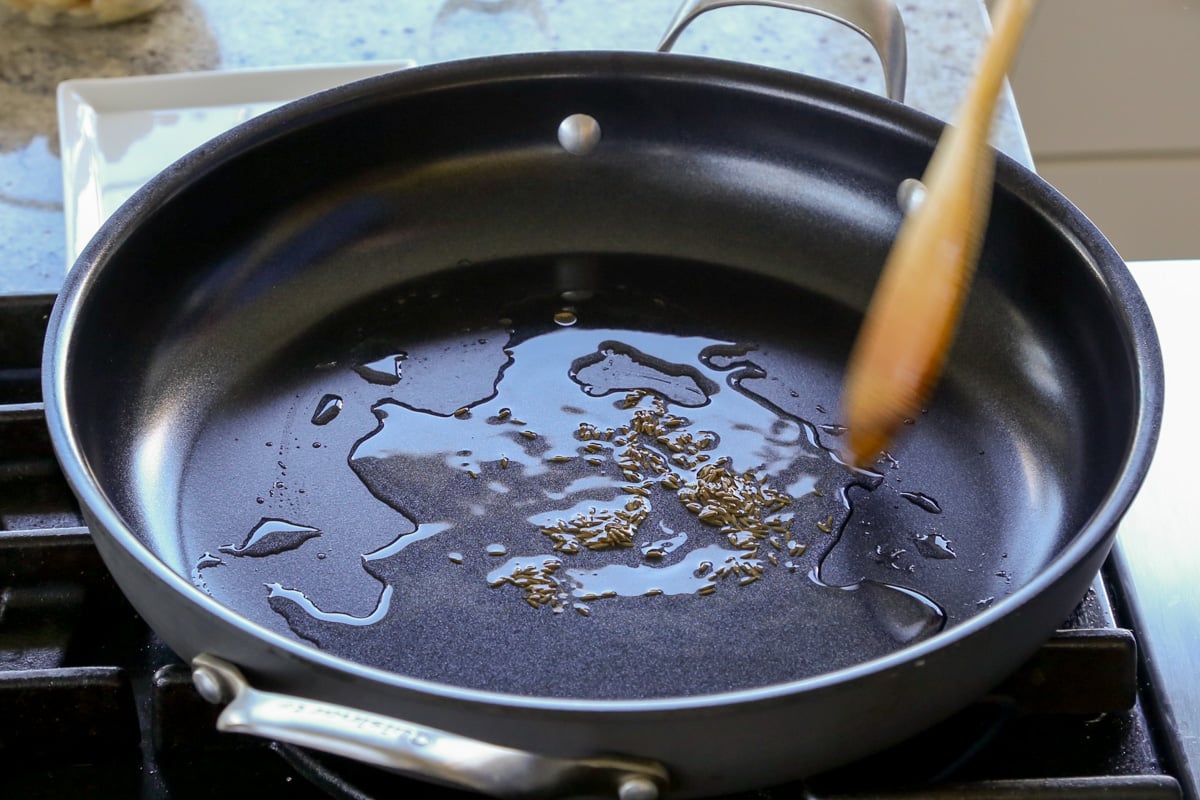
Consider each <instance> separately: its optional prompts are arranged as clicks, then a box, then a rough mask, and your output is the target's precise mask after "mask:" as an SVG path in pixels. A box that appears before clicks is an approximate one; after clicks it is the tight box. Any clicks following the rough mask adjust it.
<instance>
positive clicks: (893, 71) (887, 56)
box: [658, 0, 908, 103]
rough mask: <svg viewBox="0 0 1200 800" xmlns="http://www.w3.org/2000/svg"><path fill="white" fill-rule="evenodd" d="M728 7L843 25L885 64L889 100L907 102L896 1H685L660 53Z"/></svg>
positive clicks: (905, 57)
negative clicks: (782, 11) (785, 12)
mask: <svg viewBox="0 0 1200 800" xmlns="http://www.w3.org/2000/svg"><path fill="white" fill-rule="evenodd" d="M727 6H771V7H773V8H786V9H790V10H792V11H805V12H808V13H810V14H817V15H819V16H822V17H828V18H829V19H832V20H834V21H836V22H840V23H842V24H843V25H845V26H846V27H848V28H851V29H852V30H855V31H857V32H859V33H861V34H862V35H863V36H865V37H866V39H867V41H868V42H870V43H871V46H872V47H874V48H875V52H876V53H878V54H879V61H880V63H882V64H883V79H884V83H885V84H886V86H887V96H888V97H890V98H891V99H892V100H895V101H896V102H898V103H903V102H904V84H905V81H906V80H907V77H908V48H907V46H906V44H905V38H904V21H903V20H902V19H901V18H900V9H898V8H897V7H896V4H895V3H894V2H893V0H809V1H808V2H802V0H684V3H683V5H682V6H680V7H679V11H678V12H677V13H676V14H675V19H674V20H672V21H671V25H670V27H668V28H667V33H666V35H665V36H663V38H662V41H661V42H659V45H658V49H659V51H660V52H663V53H666V52H669V51H670V50H671V48H672V47H674V46H675V41H676V40H677V39H678V38H679V34H681V33H683V29H684V28H686V27H687V26H688V25H690V24H691V22H692V20H694V19H695V18H696V17H698V16H700V15H701V14H703V13H704V12H706V11H712V10H713V9H714V8H725V7H727Z"/></svg>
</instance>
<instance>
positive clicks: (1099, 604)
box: [0, 264, 1200, 800]
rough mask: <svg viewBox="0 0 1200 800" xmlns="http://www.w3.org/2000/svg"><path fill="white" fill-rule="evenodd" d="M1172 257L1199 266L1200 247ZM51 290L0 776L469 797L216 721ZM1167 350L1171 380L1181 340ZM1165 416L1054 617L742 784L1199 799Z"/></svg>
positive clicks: (10, 616) (17, 340)
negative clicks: (767, 778)
mask: <svg viewBox="0 0 1200 800" xmlns="http://www.w3.org/2000/svg"><path fill="white" fill-rule="evenodd" d="M1158 266H1159V265H1142V266H1139V268H1138V270H1137V274H1138V276H1139V278H1143V277H1145V278H1146V281H1145V284H1146V285H1147V286H1148V287H1149V286H1150V285H1151V284H1153V285H1154V286H1155V287H1156V291H1155V292H1154V293H1153V294H1150V292H1149V291H1148V295H1149V296H1150V298H1151V302H1152V309H1154V310H1155V312H1156V316H1157V314H1158V309H1159V306H1158V304H1157V303H1159V302H1163V301H1165V302H1170V301H1171V295H1172V292H1170V291H1168V290H1167V289H1165V288H1163V287H1164V286H1169V285H1171V284H1169V283H1164V281H1163V280H1162V279H1161V278H1162V276H1163V275H1164V274H1165V273H1164V272H1155V273H1153V274H1151V271H1152V270H1153V269H1154V268H1155V267H1158ZM1186 268H1187V265H1167V266H1162V267H1160V269H1161V270H1168V269H1176V270H1179V269H1183V270H1186ZM1184 274H1186V275H1187V276H1188V278H1189V279H1191V278H1190V276H1191V275H1195V276H1196V279H1200V264H1197V265H1193V266H1192V268H1191V271H1190V272H1185V273H1184ZM1174 297H1177V298H1182V297H1183V295H1182V294H1178V293H1176V294H1174ZM52 303H53V297H52V296H48V295H14V296H7V297H3V296H0V795H2V796H4V797H14V798H17V797H22V798H23V797H65V796H79V797H97V798H148V799H149V798H208V797H221V796H231V795H232V796H248V795H251V794H258V793H264V792H273V793H276V796H284V797H289V798H293V797H294V798H317V797H326V796H333V797H342V798H368V797H385V796H396V795H401V796H410V797H421V798H426V797H427V798H446V799H447V800H449V798H455V797H460V796H465V795H463V793H461V792H458V791H454V790H449V789H444V788H440V787H435V786H430V785H427V784H424V783H420V782H416V781H412V780H409V779H407V778H404V777H400V776H396V775H392V774H388V773H383V772H381V771H378V770H375V769H373V768H369V767H365V766H362V765H359V764H355V763H352V762H348V761H345V760H342V759H338V758H335V757H331V756H324V755H319V754H315V753H311V752H308V751H305V750H302V749H299V748H295V747H291V746H285V745H279V744H274V743H269V742H263V741H259V740H257V739H250V738H246V737H240V736H236V735H230V734H219V733H217V732H216V730H215V727H214V725H215V718H216V713H217V711H216V709H215V707H213V706H210V705H208V704H206V703H205V702H204V701H203V700H201V699H200V697H199V696H198V695H197V694H196V692H195V690H194V689H193V688H192V684H191V677H190V672H189V670H188V669H187V668H186V666H185V665H184V664H183V663H182V662H180V661H179V660H178V659H177V658H176V657H175V656H174V655H173V654H172V653H171V652H170V651H169V650H168V649H167V648H166V646H165V645H163V644H162V642H161V641H159V640H158V638H157V637H156V636H155V635H154V634H153V633H152V632H151V631H150V630H149V628H148V627H147V626H146V625H145V623H143V622H142V621H141V619H140V618H139V617H138V616H137V614H136V613H135V612H134V611H133V609H132V608H131V607H130V606H129V605H128V604H127V602H126V601H125V600H124V598H123V597H122V595H121V593H120V591H119V590H118V589H117V587H116V585H115V584H114V583H113V581H112V579H111V578H110V577H109V575H108V573H107V571H106V569H105V567H104V565H103V564H102V562H101V561H100V559H99V557H98V555H97V553H96V550H95V548H94V546H93V544H92V542H91V539H90V535H89V533H88V530H87V528H86V527H85V526H84V522H83V519H82V517H81V516H80V514H79V511H78V508H77V506H76V504H75V501H74V499H73V498H72V496H71V493H70V491H69V489H68V488H67V486H66V483H65V481H64V480H63V478H62V476H61V474H60V473H59V470H58V467H57V464H56V462H55V460H54V456H53V453H52V451H51V448H50V444H49V439H48V435H47V431H46V428H45V423H44V419H43V415H42V407H41V403H40V389H39V381H40V377H39V369H38V365H39V363H40V353H41V344H42V337H43V333H44V327H45V322H46V318H47V315H48V313H49V310H50V307H51V305H52ZM1178 319H1179V322H1180V324H1182V321H1183V319H1184V317H1182V315H1178ZM1160 328H1163V329H1166V326H1164V325H1163V323H1162V320H1161V319H1160ZM1168 344H1169V343H1168ZM1177 344H1179V343H1177ZM1164 349H1166V350H1167V351H1168V354H1169V355H1168V381H1172V379H1173V378H1175V374H1174V373H1173V372H1172V371H1171V369H1172V366H1173V364H1174V362H1173V361H1172V360H1171V356H1172V355H1174V353H1175V352H1176V350H1175V348H1174V347H1170V346H1166V345H1165V346H1164ZM1176 357H1178V358H1180V359H1181V358H1182V356H1181V355H1179V356H1176ZM1181 368H1182V365H1181ZM1194 384H1195V381H1194V379H1192V383H1191V385H1192V386H1193V388H1194ZM1170 385H1171V386H1172V393H1173V394H1172V399H1173V401H1174V402H1175V403H1176V404H1178V403H1179V402H1180V400H1181V398H1180V397H1178V396H1176V395H1175V394H1174V392H1175V391H1176V386H1175V385H1174V384H1173V383H1172V384H1170ZM1176 407H1177V406H1176ZM1167 424H1168V426H1170V425H1173V424H1181V423H1180V422H1177V421H1176V418H1174V417H1172V418H1170V419H1168V421H1167ZM1173 435H1177V432H1176V433H1173V432H1172V430H1171V429H1170V427H1168V428H1167V433H1166V434H1165V435H1164V437H1163V438H1164V444H1163V445H1160V456H1159V460H1158V461H1156V468H1155V473H1154V474H1152V476H1151V480H1150V481H1149V482H1148V483H1147V488H1146V490H1145V491H1144V492H1143V498H1139V502H1138V503H1137V504H1135V508H1134V509H1133V511H1132V512H1131V514H1130V518H1129V520H1128V521H1127V523H1126V525H1125V527H1124V528H1123V529H1122V535H1121V542H1120V545H1119V546H1118V548H1117V550H1116V552H1115V553H1114V557H1113V558H1112V559H1110V561H1109V564H1108V565H1106V567H1105V569H1104V570H1103V572H1102V573H1101V575H1099V576H1097V578H1096V580H1095V582H1094V583H1093V585H1092V588H1091V589H1090V591H1089V592H1088V593H1087V596H1086V597H1084V598H1082V600H1081V602H1080V604H1079V606H1078V608H1077V609H1076V610H1075V612H1074V613H1073V614H1072V616H1071V618H1070V619H1068V620H1065V621H1064V622H1063V626H1062V629H1061V630H1060V631H1059V632H1058V633H1057V634H1056V635H1055V636H1054V637H1053V638H1052V639H1051V640H1050V641H1049V642H1047V643H1046V645H1045V646H1044V647H1042V649H1041V650H1040V651H1039V652H1038V653H1037V654H1036V656H1035V657H1034V658H1033V659H1032V660H1031V661H1030V662H1029V663H1027V664H1026V665H1025V666H1024V667H1023V668H1022V669H1021V670H1020V671H1019V672H1018V673H1017V674H1015V675H1014V676H1012V677H1011V678H1010V679H1009V680H1008V681H1007V682H1006V683H1005V684H1004V685H1002V686H1000V687H997V689H996V690H995V691H993V692H992V693H991V694H989V695H988V696H987V697H984V698H982V699H981V700H979V701H978V702H976V703H975V704H974V705H973V706H971V707H969V708H967V709H965V710H964V711H962V712H960V713H959V714H958V715H956V716H955V717H953V718H952V719H950V720H948V721H946V722H945V723H942V724H941V725H939V726H937V727H935V728H933V729H931V730H929V731H927V732H925V733H923V734H921V735H919V736H917V737H915V738H914V739H912V740H910V741H908V742H905V743H903V744H901V745H899V746H897V747H895V748H892V749H891V750H889V751H886V752H884V753H881V754H879V755H877V756H873V757H871V758H869V759H866V760H865V761H861V762H859V763H856V764H854V765H852V766H850V767H848V768H844V769H841V770H838V771H836V772H833V773H829V774H826V775H821V776H817V777H815V778H813V779H811V780H808V781H805V782H804V783H802V784H790V785H787V786H780V787H773V788H767V789H764V790H761V791H759V792H756V793H753V794H752V795H746V796H747V797H749V796H754V797H758V798H785V797H786V798H794V797H802V798H811V800H818V799H819V798H825V799H827V800H834V798H845V799H847V800H848V799H849V798H859V799H860V800H865V798H876V800H887V799H888V798H914V797H933V798H937V797H947V798H949V797H962V798H1003V797H1017V796H1021V797H1024V798H1029V799H1035V798H1043V797H1045V798H1065V799H1070V798H1080V799H1082V798H1097V797H1120V798H1146V799H1147V800H1150V799H1154V800H1157V799H1158V798H1163V800H1166V799H1167V798H1190V799H1191V800H1195V798H1196V797H1197V792H1196V779H1195V776H1194V775H1193V774H1192V773H1191V772H1190V771H1189V767H1188V765H1189V764H1194V763H1195V761H1194V758H1195V753H1194V749H1195V746H1196V745H1195V743H1196V741H1197V737H1196V736H1195V733H1194V732H1195V728H1194V727H1190V726H1194V725H1195V719H1194V715H1195V714H1196V713H1197V708H1196V705H1195V703H1191V702H1189V700H1188V699H1187V695H1186V694H1181V691H1187V681H1189V680H1191V681H1194V680H1195V677H1194V676H1195V675H1196V674H1200V668H1197V667H1196V666H1195V661H1196V659H1197V658H1200V654H1198V653H1197V648H1196V647H1195V645H1194V644H1191V643H1192V642H1194V641H1195V637H1190V638H1189V637H1187V635H1186V632H1187V628H1186V627H1183V624H1184V621H1183V619H1181V618H1180V617H1179V612H1178V611H1177V612H1176V614H1175V616H1169V611H1170V608H1171V607H1172V604H1173V605H1174V606H1178V607H1182V608H1183V609H1184V610H1187V608H1188V607H1187V605H1186V603H1182V602H1180V601H1179V599H1178V597H1176V596H1174V595H1171V594H1170V592H1181V593H1183V595H1182V596H1183V597H1184V599H1186V597H1187V596H1186V593H1187V592H1188V591H1193V592H1194V590H1193V589H1191V587H1190V586H1189V585H1188V584H1187V583H1186V581H1185V579H1183V578H1180V577H1178V576H1179V574H1180V573H1179V572H1178V570H1174V571H1172V570H1170V569H1165V568H1164V566H1163V564H1162V563H1161V560H1162V558H1163V557H1166V558H1167V559H1168V561H1171V562H1173V563H1174V564H1176V565H1177V564H1178V563H1180V562H1188V560H1189V559H1191V561H1195V556H1194V552H1195V551H1194V549H1193V550H1192V551H1191V552H1185V553H1179V552H1177V551H1175V550H1171V549H1169V544H1168V545H1167V547H1168V549H1167V550H1166V551H1161V550H1160V549H1158V548H1161V547H1163V545H1162V544H1161V543H1160V542H1161V541H1162V536H1163V526H1164V523H1163V522H1162V513H1164V510H1169V509H1170V508H1171V507H1170V505H1169V503H1166V504H1164V503H1163V502H1162V501H1161V499H1160V500H1157V501H1156V500H1154V499H1153V498H1155V497H1157V496H1158V494H1159V493H1160V492H1163V491H1164V489H1163V484H1164V483H1167V482H1168V481H1169V478H1168V477H1167V473H1168V472H1169V471H1170V465H1171V464H1173V463H1175V462H1174V459H1176V458H1179V457H1180V456H1181V453H1182V450H1183V448H1184V447H1185V444H1184V443H1185V440H1184V439H1182V438H1180V439H1178V444H1176V443H1175V440H1174V439H1173ZM1164 453H1165V455H1164ZM1164 465H1165V466H1164ZM1160 467H1161V469H1160ZM1167 485H1169V483H1167ZM1143 500H1146V502H1143ZM1151 503H1152V504H1153V505H1151ZM1180 519H1182V518H1180ZM1167 530H1168V532H1169V527H1168V529H1167ZM1175 532H1176V533H1178V529H1176V531H1175ZM1155 536H1158V538H1157V539H1156V538H1154V537H1155ZM1184 549H1185V550H1186V548H1184ZM1156 558H1157V561H1156ZM1182 574H1183V575H1186V574H1187V573H1186V571H1185V572H1183V573H1182ZM1191 574H1195V572H1194V570H1193V571H1192V573H1191ZM1181 581H1182V582H1181ZM1164 592H1166V594H1163V593H1164ZM1156 593H1157V594H1156ZM1173 598H1174V599H1173ZM1186 616H1188V615H1185V617H1184V619H1186ZM1190 616H1191V618H1192V619H1191V622H1192V623H1193V624H1194V622H1195V616H1196V615H1195V614H1194V613H1191V614H1190ZM1147 655H1149V657H1147ZM1189 659H1190V661H1189ZM1181 686H1182V689H1181ZM1192 688H1194V686H1193V687H1192ZM1189 731H1191V732H1192V733H1189ZM281 792H282V795H280V793H281Z"/></svg>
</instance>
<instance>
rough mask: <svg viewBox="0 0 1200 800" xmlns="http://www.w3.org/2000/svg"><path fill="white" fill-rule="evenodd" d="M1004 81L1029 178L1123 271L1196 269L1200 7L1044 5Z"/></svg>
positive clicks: (1157, 1)
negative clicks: (1054, 190) (1065, 205)
mask: <svg viewBox="0 0 1200 800" xmlns="http://www.w3.org/2000/svg"><path fill="white" fill-rule="evenodd" d="M1038 5H1039V7H1038V9H1037V12H1036V16H1035V18H1034V20H1033V27H1032V28H1031V30H1030V31H1029V32H1028V33H1027V36H1026V40H1025V44H1024V46H1023V48H1022V51H1021V54H1020V57H1019V61H1018V64H1017V66H1016V68H1015V70H1014V73H1013V76H1012V84H1013V91H1014V93H1015V95H1016V98H1017V106H1018V109H1019V110H1020V113H1021V117H1022V121H1023V122H1024V125H1025V130H1026V132H1027V134H1028V136H1029V143H1030V147H1031V149H1032V151H1033V157H1034V162H1035V164H1036V166H1037V170H1038V172H1039V173H1041V175H1042V176H1043V177H1045V178H1046V179H1047V180H1048V181H1050V182H1051V183H1052V184H1054V185H1055V186H1057V187H1058V188H1059V190H1060V191H1062V192H1063V193H1064V194H1065V195H1067V197H1069V198H1071V200H1072V201H1073V202H1074V203H1075V204H1076V205H1078V206H1079V207H1080V208H1082V209H1083V210H1084V211H1085V212H1086V213H1087V214H1088V216H1089V217H1091V218H1092V220H1093V221H1095V222H1096V224H1097V225H1098V226H1099V227H1100V229H1101V230H1102V231H1104V232H1105V233H1106V234H1107V235H1108V237H1109V239H1111V240H1112V242H1113V244H1115V245H1116V247H1117V249H1118V250H1119V251H1120V252H1121V254H1122V255H1123V256H1124V257H1125V258H1126V259H1127V260H1134V259H1158V258H1200V0H1041V2H1040V3H1039V4H1038Z"/></svg>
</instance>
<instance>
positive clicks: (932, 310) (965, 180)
mask: <svg viewBox="0 0 1200 800" xmlns="http://www.w3.org/2000/svg"><path fill="white" fill-rule="evenodd" d="M1033 7H1034V0H1002V2H1001V3H999V4H998V6H997V8H996V11H995V14H994V22H995V32H994V33H993V35H992V37H991V40H990V41H989V42H988V44H987V47H986V49H985V50H984V53H983V57H982V58H981V59H980V62H979V68H978V71H977V73H976V75H975V80H974V81H973V82H972V84H971V86H970V87H969V89H968V91H967V96H966V98H965V99H964V100H963V103H962V105H961V106H960V107H959V110H958V117H957V119H956V121H955V123H954V125H952V126H950V127H947V128H946V131H945V132H944V133H943V134H942V138H941V139H940V140H939V141H938V145H937V148H936V149H935V150H934V152H933V157H932V159H931V160H930V162H929V166H928V167H927V168H926V170H925V175H924V176H923V178H922V182H923V183H924V184H925V189H926V194H925V199H924V201H923V202H922V203H921V204H920V206H919V207H918V208H916V209H914V210H911V211H910V212H909V214H908V215H907V216H906V217H905V219H904V221H903V223H901V225H900V230H899V231H898V232H897V234H896V241H895V242H894V243H893V245H892V250H891V252H890V253H889V254H888V258H887V261H886V262H885V263H884V267H883V273H882V275H881V276H880V278H879V283H878V285H877V286H876V288H875V294H874V296H873V297H872V298H871V304H870V306H869V307H868V308H867V314H866V318H865V319H864V320H863V325H862V328H861V329H860V330H859V334H858V340H857V341H856V342H855V344H854V350H853V351H852V352H851V354H850V363H849V367H848V369H847V375H846V380H845V383H844V385H843V388H842V419H843V421H844V422H845V424H846V426H847V428H848V430H847V432H846V450H845V452H844V453H843V457H844V458H845V460H846V462H847V463H849V464H850V465H851V466H855V467H860V466H863V465H864V464H866V463H868V462H871V461H873V460H874V459H875V458H877V457H878V456H879V454H880V452H881V451H882V450H884V449H885V448H886V447H887V446H888V444H889V442H890V441H891V440H892V437H893V435H894V434H895V432H896V430H897V429H898V428H899V427H900V425H901V424H902V423H903V422H904V420H905V419H906V418H915V417H916V416H918V414H919V413H920V410H921V408H922V406H923V405H924V403H925V401H926V400H927V399H928V397H929V394H930V392H931V391H932V390H933V386H934V384H935V383H936V381H937V378H938V376H939V375H940V374H941V371H942V367H943V366H944V364H945V361H946V354H947V352H948V351H949V349H950V345H951V343H952V342H953V339H954V333H955V331H956V329H957V327H958V320H959V317H960V316H961V312H962V307H963V305H964V302H965V299H966V295H967V289H968V288H969V286H970V283H971V277H972V275H973V274H974V272H975V265H976V263H977V262H978V260H979V249H980V245H981V244H982V242H983V234H984V230H985V229H986V227H987V219H988V211H989V208H990V206H991V197H992V181H993V174H994V169H995V151H994V150H993V149H992V148H991V146H990V145H989V144H988V134H989V131H990V130H991V122H992V115H993V110H994V108H995V105H996V98H997V97H998V96H999V94H1000V88H1001V86H1002V85H1003V82H1004V76H1005V74H1006V73H1007V72H1008V68H1009V65H1010V64H1011V63H1012V60H1013V57H1014V56H1015V55H1016V51H1017V47H1018V45H1019V43H1020V40H1021V35H1022V33H1023V32H1024V30H1025V25H1026V22H1027V21H1028V19H1029V16H1030V13H1031V12H1032V11H1033Z"/></svg>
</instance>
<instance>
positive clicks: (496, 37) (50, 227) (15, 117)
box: [0, 0, 1030, 292]
mask: <svg viewBox="0 0 1200 800" xmlns="http://www.w3.org/2000/svg"><path fill="white" fill-rule="evenodd" d="M678 4H679V3H678V0H403V2H396V0H340V1H339V0H321V1H320V2H317V0H271V2H245V1H244V0H168V2H167V4H166V5H165V6H164V7H163V8H162V9H161V10H159V11H158V12H155V13H154V14H153V15H151V16H149V17H145V18H142V19H139V20H134V21H131V22H127V23H123V24H119V25H114V26H111V27H107V28H98V29H65V28H63V29H56V28H50V29H46V28H36V27H33V26H31V25H29V24H28V23H27V22H26V21H25V20H24V19H22V18H20V17H18V16H17V15H16V14H14V13H12V12H9V11H7V10H6V9H5V7H3V6H0V292H53V291H56V290H57V289H58V287H59V285H60V284H61V282H62V278H63V274H64V270H65V267H64V247H65V246H64V224H63V206H62V185H61V174H60V161H59V156H58V133H57V128H56V122H55V98H54V92H55V87H56V86H57V84H58V83H59V82H60V81H63V80H66V79H69V78H87V77H113V76H122V75H141V74H155V73H166V72H182V71H192V70H217V69H235V68H240V67H264V66H284V65H295V64H311V63H329V62H346V61H377V60H395V59H405V58H411V59H415V60H416V61H417V62H418V63H421V64H428V63H432V62H436V61H447V60H451V59H457V58H465V57H469V56H477V55H486V54H492V53H505V52H521V51H538V50H579V49H614V50H647V51H648V50H652V49H654V47H655V45H656V44H657V41H658V38H659V36H660V35H661V34H662V32H663V31H664V30H665V28H666V26H667V24H668V23H669V21H670V20H671V18H672V16H673V15H674V12H675V10H676V8H677V6H678ZM900 7H901V12H902V14H903V16H904V21H905V24H906V27H907V30H908V42H909V44H908V51H909V72H908V76H909V77H908V98H907V101H908V102H909V103H910V104H911V105H913V106H915V107H916V108H919V109H921V110H923V111H926V112H928V113H931V114H933V115H935V116H938V117H941V118H943V119H945V118H948V117H949V116H950V115H951V114H952V111H953V108H954V107H955V105H956V104H957V101H958V98H959V97H960V95H961V93H962V90H963V87H964V84H965V82H966V80H967V78H968V76H969V75H970V72H971V69H972V65H973V63H974V61H975V58H976V56H977V54H978V52H979V49H980V47H981V44H982V41H983V38H984V36H985V34H986V31H987V21H986V12H985V10H984V7H983V0H911V2H903V3H901V4H900ZM676 50H677V52H682V53H702V54H707V55H711V56H716V57H720V58H732V59H739V60H743V61H750V62H754V63H759V64H766V65H769V66H775V67H781V68H785V69H792V70H796V71H798V72H804V73H807V74H811V75H816V76H819V77H824V78H829V79H833V80H840V81H843V82H845V83H848V84H850V85H853V86H856V87H860V88H863V89H866V90H868V91H873V92H876V93H879V94H882V93H883V77H882V72H881V70H880V68H879V64H878V61H877V60H876V57H875V54H874V51H873V50H872V49H871V47H870V45H869V44H868V43H867V41H866V40H865V39H863V38H861V37H860V36H858V35H857V34H855V33H854V32H853V31H850V30H849V29H846V28H843V27H842V26H840V25H837V24H836V23H833V22H830V21H829V20H825V19H820V18H816V17H811V16H809V15H802V14H796V13H793V12H787V11H780V10H778V9H770V8H763V7H752V8H730V9H722V10H720V11H716V12H713V13H711V14H709V15H706V16H704V17H701V18H700V19H699V20H697V21H696V22H695V23H694V25H693V26H692V28H690V29H689V30H688V32H686V33H685V34H684V37H683V38H682V39H681V40H680V42H679V44H678V46H677V47H676ZM995 142H996V144H997V146H998V147H1000V149H1001V150H1003V151H1005V152H1007V153H1008V154H1010V155H1013V156H1014V157H1016V158H1017V159H1018V160H1021V161H1023V162H1024V163H1026V164H1028V163H1030V159H1029V155H1028V148H1027V146H1026V143H1025V138H1024V135H1023V133H1022V131H1021V128H1020V123H1019V121H1018V119H1017V116H1016V110H1015V107H1014V105H1013V103H1012V102H1011V98H1009V99H1007V102H1006V103H1005V104H1004V107H1003V109H1002V111H1001V116H1000V118H999V120H998V123H997V128H996V135H995Z"/></svg>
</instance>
